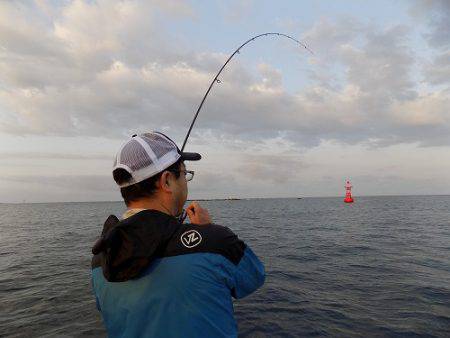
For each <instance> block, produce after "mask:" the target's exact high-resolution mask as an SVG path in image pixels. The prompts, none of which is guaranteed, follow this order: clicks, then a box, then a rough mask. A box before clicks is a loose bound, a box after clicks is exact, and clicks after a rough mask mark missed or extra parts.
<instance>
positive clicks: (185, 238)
mask: <svg viewBox="0 0 450 338" xmlns="http://www.w3.org/2000/svg"><path fill="white" fill-rule="evenodd" d="M180 239H181V243H182V244H183V245H184V246H185V247H186V248H193V247H194V246H197V245H199V244H200V243H201V241H202V236H201V235H200V233H199V232H198V231H196V230H188V231H186V232H185V233H183V234H182V235H181V237H180Z"/></svg>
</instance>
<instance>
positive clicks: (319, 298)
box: [0, 196, 450, 337]
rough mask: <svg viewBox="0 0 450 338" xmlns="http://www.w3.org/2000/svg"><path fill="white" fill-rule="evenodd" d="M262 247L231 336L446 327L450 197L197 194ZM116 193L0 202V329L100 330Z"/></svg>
mask: <svg viewBox="0 0 450 338" xmlns="http://www.w3.org/2000/svg"><path fill="white" fill-rule="evenodd" d="M200 203H201V204H202V205H203V206H204V207H206V208H207V209H208V210H209V211H210V214H211V216H212V217H213V220H214V222H215V223H218V224H222V225H225V226H227V227H229V228H231V229H232V230H233V231H234V232H235V233H236V234H237V235H238V236H239V237H240V238H241V239H243V240H244V241H245V242H246V243H247V244H248V245H249V246H250V247H251V248H252V249H253V250H254V251H255V253H256V254H257V255H258V256H259V257H260V258H261V260H262V261H263V262H264V264H265V268H266V274H267V277H266V283H265V285H264V286H263V287H262V288H261V289H259V290H258V291H256V292H255V293H254V294H252V295H250V296H248V297H247V298H244V299H241V300H236V301H234V307H235V317H236V320H237V323H238V327H239V336H240V337H450V196H385V197H383V196H378V197H357V198H356V200H355V203H353V204H345V203H343V198H303V199H296V198H293V199H250V200H225V201H202V202H200ZM124 210H125V206H124V205H123V203H121V202H95V203H49V204H1V205H0V336H1V337H105V336H106V331H105V329H104V327H103V324H102V319H101V315H100V313H99V312H98V311H97V309H96V306H95V300H94V297H93V294H92V291H91V280H90V260H91V246H92V244H93V243H94V241H95V240H96V238H97V236H98V235H99V233H100V232H101V228H102V224H103V222H104V221H105V219H106V218H107V217H108V215H110V214H115V215H120V214H121V213H122V212H123V211H124Z"/></svg>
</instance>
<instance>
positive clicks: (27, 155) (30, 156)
mask: <svg viewBox="0 0 450 338" xmlns="http://www.w3.org/2000/svg"><path fill="white" fill-rule="evenodd" d="M0 158H1V159H3V160H11V159H20V160H36V159H53V160H108V161H111V162H112V160H113V156H109V155H105V154H88V155H83V154H70V153H67V154H66V153H45V152H40V153H35V152H15V153H12V152H11V153H0Z"/></svg>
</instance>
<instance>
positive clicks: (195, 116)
mask: <svg viewBox="0 0 450 338" xmlns="http://www.w3.org/2000/svg"><path fill="white" fill-rule="evenodd" d="M269 35H272V36H278V37H285V38H287V39H290V40H292V41H294V42H296V43H297V44H299V45H300V46H302V47H303V48H305V49H306V50H307V51H308V52H310V53H311V54H312V55H314V52H313V51H312V50H311V49H309V48H308V47H307V46H306V45H305V44H304V43H302V42H300V41H299V40H297V39H295V38H293V37H292V36H289V35H287V34H283V33H276V32H272V33H263V34H259V35H256V36H254V37H252V38H251V39H248V40H247V41H245V42H244V43H243V44H242V45H240V46H239V47H238V48H237V49H236V50H235V51H234V52H233V54H231V55H230V56H229V57H228V59H227V61H226V62H225V63H224V64H223V66H222V67H221V68H220V70H219V72H218V73H217V74H216V76H215V77H214V79H213V80H212V81H211V84H210V85H209V88H208V90H207V91H206V93H205V95H204V96H203V99H202V101H201V102H200V105H199V106H198V108H197V112H196V113H195V115H194V119H193V120H192V122H191V125H190V127H189V130H188V132H187V134H186V137H185V139H184V142H183V146H182V147H181V151H183V150H184V147H185V146H186V143H187V140H188V138H189V135H190V134H191V131H192V128H193V127H194V123H195V121H196V120H197V116H198V113H200V110H201V109H202V107H203V103H205V100H206V97H207V96H208V94H209V92H210V91H211V88H212V87H213V86H214V84H215V83H216V82H217V83H220V80H219V75H220V74H221V73H222V71H223V70H224V68H225V67H226V65H227V64H228V62H230V61H231V59H232V58H233V56H235V55H236V54H239V53H240V50H241V49H242V48H243V47H244V46H245V45H247V44H248V43H250V42H252V41H254V40H256V39H258V38H260V37H263V36H269Z"/></svg>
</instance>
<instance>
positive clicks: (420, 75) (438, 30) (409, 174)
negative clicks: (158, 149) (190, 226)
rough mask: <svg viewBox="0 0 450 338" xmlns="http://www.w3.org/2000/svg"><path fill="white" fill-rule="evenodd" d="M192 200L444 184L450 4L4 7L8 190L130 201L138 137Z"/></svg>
mask: <svg viewBox="0 0 450 338" xmlns="http://www.w3.org/2000/svg"><path fill="white" fill-rule="evenodd" d="M264 32H281V33H284V34H288V35H291V36H292V37H294V38H296V39H298V40H300V41H301V42H302V43H304V44H306V45H307V46H308V47H309V48H310V49H311V50H312V51H313V52H314V54H311V53H309V52H308V51H307V50H305V49H304V48H301V47H300V46H299V45H297V44H296V43H294V42H293V41H291V40H289V39H286V38H279V37H278V38H276V37H263V38H260V39H257V40H255V41H253V42H252V43H250V44H249V45H247V46H245V47H244V48H243V49H242V50H241V53H240V54H237V55H236V56H235V57H234V58H233V60H232V61H231V62H230V64H229V65H228V67H227V68H226V69H225V70H224V72H223V73H222V75H221V76H220V80H221V82H220V83H217V84H216V85H215V86H214V87H213V89H212V91H211V93H210V95H209V96H208V98H207V100H206V103H205V105H204V106H203V108H202V111H201V112H200V115H199V118H198V120H197V123H196V125H195V127H194V129H193V132H192V134H191V137H190V139H189V142H188V144H187V146H186V151H197V152H200V153H201V154H202V156H203V158H202V160H201V161H199V162H197V163H192V164H191V163H188V169H192V170H195V177H194V180H193V181H191V182H189V193H190V196H189V197H190V198H191V199H200V198H202V199H203V198H229V197H234V198H254V197H263V198H270V197H274V198H278V197H321V196H343V195H344V193H345V190H344V184H345V181H346V180H347V179H350V180H351V182H352V184H353V186H354V194H355V196H363V195H416V194H425V195H428V194H450V156H449V155H450V2H449V1H446V0H410V1H376V2H373V1H371V2H369V1H359V0H355V1H351V0H346V1H277V2H274V1H249V0H244V1H175V0H153V1H47V0H36V1H8V2H6V1H5V2H3V1H2V2H0V202H3V203H22V202H63V201H115V200H120V192H119V189H118V188H117V187H116V186H115V183H114V181H113V179H112V174H111V169H112V164H113V159H114V156H115V154H116V152H117V151H118V149H119V148H120V146H121V144H123V143H124V142H125V141H126V140H127V139H128V138H129V137H130V136H131V135H132V134H134V133H139V132H146V131H151V130H159V131H162V132H164V133H166V134H168V135H169V136H170V137H171V138H172V139H174V140H175V141H176V142H177V143H178V144H179V145H180V146H181V144H182V142H183V139H184V136H185V135H186V132H187V130H188V127H189V124H190V122H191V120H192V117H193V114H194V113H195V111H196V109H197V106H198V105H199V103H200V101H201V99H202V97H203V95H204V93H205V91H206V90H207V88H208V86H209V83H210V82H211V80H212V79H213V78H214V76H215V73H216V72H217V71H218V69H219V68H220V67H221V66H222V64H223V63H224V62H225V60H226V59H227V57H228V56H229V55H230V54H231V53H232V52H233V51H234V50H235V49H236V48H237V47H238V46H239V45H240V44H241V43H243V42H244V41H246V40H247V39H249V38H250V37H252V36H255V35H258V34H261V33H264Z"/></svg>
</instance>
